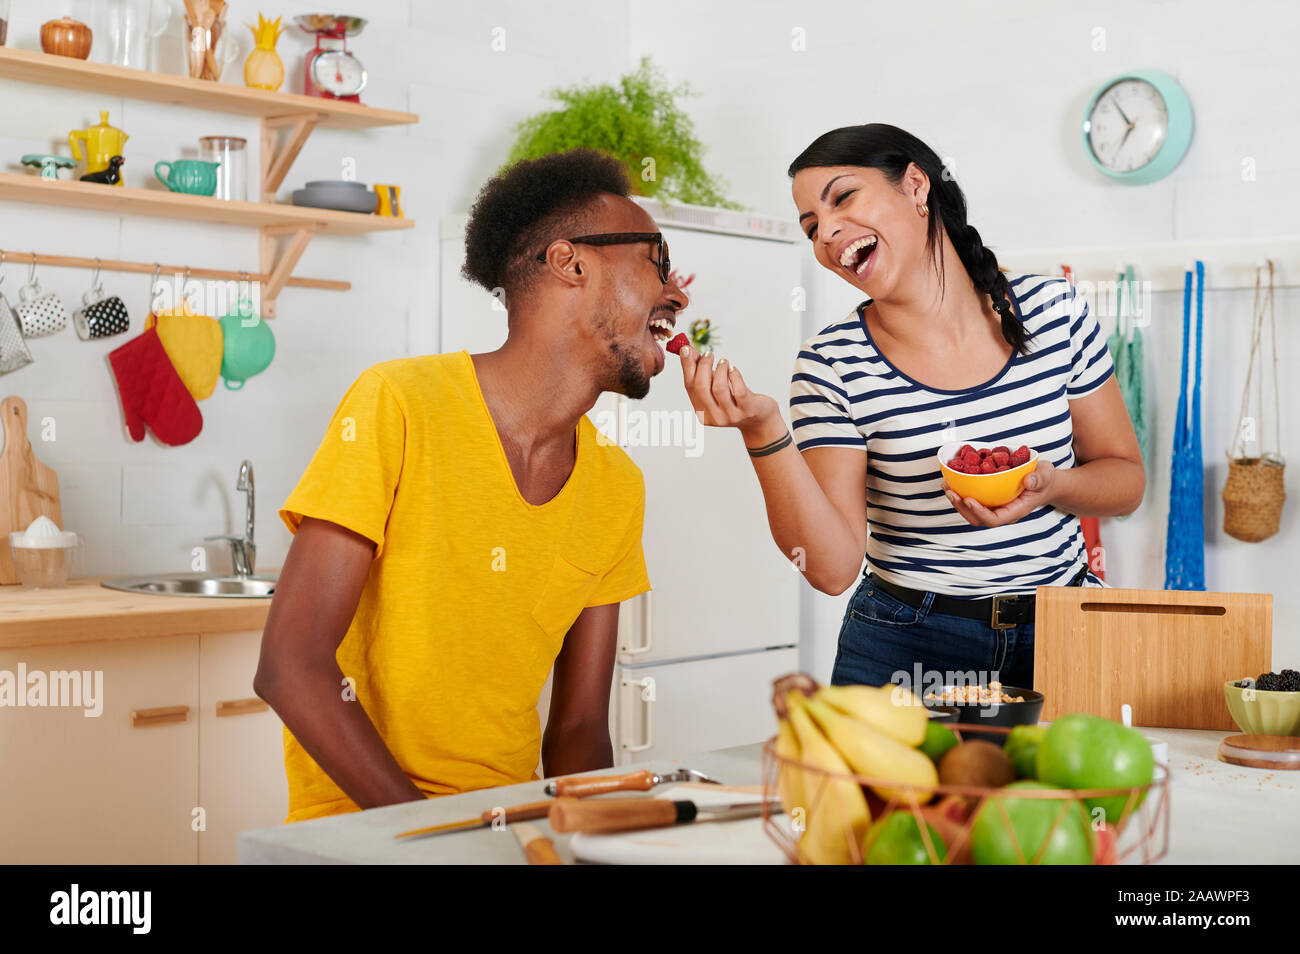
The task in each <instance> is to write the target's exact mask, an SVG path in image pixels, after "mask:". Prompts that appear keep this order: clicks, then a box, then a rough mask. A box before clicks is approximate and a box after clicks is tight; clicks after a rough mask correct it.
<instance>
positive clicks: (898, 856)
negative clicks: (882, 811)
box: [862, 811, 947, 865]
mask: <svg viewBox="0 0 1300 954" xmlns="http://www.w3.org/2000/svg"><path fill="white" fill-rule="evenodd" d="M925 827H926V828H928V829H929V830H930V832H929V833H930V844H931V845H933V846H934V853H935V854H936V855H937V856H938V858H939V864H943V860H944V858H945V857H947V848H946V847H945V846H944V843H943V839H942V838H940V837H939V833H938V832H937V831H935V830H934V826H933V825H931V824H928V823H927V824H926V826H925ZM862 843H863V846H864V847H865V849H866V858H865V859H864V860H865V861H866V863H867V864H869V865H928V864H931V863H932V862H931V860H930V852H929V851H928V850H927V849H926V847H925V839H923V838H922V837H921V826H920V825H918V824H917V823H916V817H915V816H914V815H913V814H912V813H911V812H910V811H895V812H890V813H889V814H888V815H886V816H885V817H884V818H882V819H880V820H879V821H877V822H876V823H875V824H874V825H872V826H871V828H870V829H869V830H868V831H867V837H866V838H864V839H863V840H862Z"/></svg>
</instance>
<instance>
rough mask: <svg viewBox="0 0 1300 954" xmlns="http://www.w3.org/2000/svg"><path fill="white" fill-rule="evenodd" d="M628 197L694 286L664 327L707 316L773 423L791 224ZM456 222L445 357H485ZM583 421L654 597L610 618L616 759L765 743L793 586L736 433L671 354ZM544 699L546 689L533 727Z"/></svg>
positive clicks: (788, 288)
mask: <svg viewBox="0 0 1300 954" xmlns="http://www.w3.org/2000/svg"><path fill="white" fill-rule="evenodd" d="M637 201H639V202H641V204H642V205H643V206H644V207H645V208H646V210H647V211H648V212H649V213H650V214H651V215H652V216H653V217H654V218H655V220H656V222H657V223H658V224H659V227H660V228H661V230H662V231H663V233H664V236H665V238H666V239H667V241H668V245H669V249H670V252H671V257H672V263H673V268H674V269H675V270H676V271H677V272H678V274H679V275H681V276H689V275H692V274H693V275H694V276H695V278H694V280H693V281H692V282H691V284H690V285H689V286H688V287H687V289H686V292H687V294H688V295H689V297H690V304H689V306H688V307H687V308H686V309H684V310H683V311H681V312H680V313H679V314H678V316H677V328H678V330H679V331H686V330H687V329H688V327H689V325H690V323H691V321H692V320H694V319H696V318H707V319H709V320H710V323H711V325H712V326H713V328H715V329H716V333H717V335H718V336H719V338H720V343H719V344H718V345H717V346H716V348H715V351H716V352H717V353H718V354H719V355H721V356H725V357H726V358H727V359H728V360H729V361H731V362H733V363H734V364H735V365H736V366H737V367H738V368H739V369H740V371H741V372H742V373H743V374H744V376H745V380H746V382H747V383H748V384H749V386H750V388H751V389H754V390H759V391H763V392H766V393H768V394H770V395H772V396H773V397H774V398H776V400H777V402H778V404H779V405H780V406H781V408H782V411H783V413H785V412H786V409H787V400H788V395H789V387H790V373H791V369H792V367H793V365H794V359H795V355H796V353H797V351H798V347H799V343H800V341H801V340H802V334H801V318H802V316H803V311H802V309H803V300H804V294H803V289H802V288H801V287H800V286H801V278H800V261H801V259H800V250H799V245H798V240H799V239H800V238H802V236H801V234H800V233H799V230H798V227H797V225H796V224H795V223H793V222H789V221H786V220H781V219H773V218H767V217H763V216H754V215H750V214H747V213H739V212H732V211H727V210H718V209H706V208H700V207H693V206H683V205H673V204H668V203H661V202H659V201H657V200H652V199H638V200H637ZM465 221H466V217H465V216H464V215H457V216H447V217H445V218H444V219H443V221H442V228H441V272H442V275H441V278H442V280H441V289H442V291H441V335H442V337H441V350H442V351H444V352H446V351H459V350H462V349H464V350H467V351H469V352H471V353H474V352H479V351H490V350H493V349H495V348H497V347H498V346H499V345H500V344H501V342H503V341H504V340H505V335H506V314H505V311H504V310H502V309H501V307H500V305H499V304H498V303H497V302H496V301H494V300H493V299H492V297H491V296H490V295H489V294H488V293H487V292H486V291H484V290H482V289H480V288H478V287H477V286H474V285H471V284H470V283H468V282H466V281H465V280H464V279H463V278H461V277H460V274H459V272H460V268H461V265H462V264H463V262H464V229H465ZM588 416H589V417H590V418H591V420H592V422H593V423H594V424H595V425H596V426H597V427H598V428H599V429H600V430H601V431H603V432H604V433H605V434H607V435H608V436H609V437H610V438H612V439H614V440H617V441H618V443H619V444H620V445H621V446H623V447H624V449H625V450H626V451H627V453H628V454H629V455H630V456H631V457H632V459H633V460H634V461H636V463H637V465H638V466H639V467H640V468H641V470H642V472H643V474H644V475H645V482H646V514H645V530H644V535H643V541H642V542H643V547H644V550H645V558H646V565H647V569H648V571H649V575H650V584H651V586H652V587H653V589H652V591H651V592H649V593H646V594H644V595H643V596H640V597H637V598H636V599H634V600H631V601H629V602H628V603H626V604H624V606H623V610H622V612H621V613H620V616H619V655H618V664H617V666H616V669H615V673H614V681H613V691H612V693H611V699H610V720H611V729H612V737H613V744H614V756H615V763H616V764H628V763H631V762H638V761H645V760H648V759H681V758H684V757H686V756H688V755H689V754H690V753H693V752H703V751H708V750H711V749H715V748H721V747H724V746H731V745H741V744H745V743H749V742H757V741H759V740H761V739H765V738H767V737H769V736H771V735H772V734H773V733H774V732H775V720H774V717H773V715H772V710H771V706H770V702H769V700H770V696H771V682H772V680H773V679H774V678H776V677H777V676H779V675H781V674H783V673H786V672H791V671H793V670H795V669H797V668H798V642H799V629H800V599H801V580H800V577H799V574H798V572H797V571H796V569H795V568H794V566H793V564H792V563H791V562H790V561H789V560H787V559H786V558H784V557H783V556H782V555H781V553H780V552H779V551H778V549H777V547H776V544H775V543H774V542H773V540H772V537H771V533H770V531H769V529H768V525H767V516H766V512H765V510H764V506H763V497H762V494H761V492H760V491H759V487H758V481H757V479H756V478H755V476H754V472H753V468H752V467H751V465H750V463H749V458H748V456H747V455H746V453H745V450H744V447H743V445H742V442H741V439H740V435H739V433H737V432H736V431H734V430H732V429H718V428H706V427H703V426H702V425H700V423H699V421H698V419H697V418H696V417H695V415H694V412H693V410H692V409H691V404H690V401H689V400H688V398H687V396H686V392H685V389H684V387H683V385H682V378H681V372H680V370H679V366H678V363H677V360H676V359H675V358H673V357H671V356H668V359H667V365H666V367H665V368H664V370H663V371H662V372H661V373H660V374H659V375H658V376H656V377H655V379H654V380H653V382H652V384H651V387H650V394H649V395H648V396H647V397H646V398H645V399H644V400H641V401H632V400H629V399H627V398H626V397H624V396H622V395H615V394H604V395H602V396H601V399H600V401H599V402H598V403H597V404H596V406H595V407H594V408H593V409H592V410H591V412H589V414H588ZM549 690H550V684H549V681H548V684H547V687H546V689H545V690H544V691H543V693H542V698H541V700H540V702H539V709H540V713H541V718H542V720H543V724H544V723H545V719H546V713H547V708H548V706H549ZM685 767H689V766H685ZM723 781H725V779H724V780H723Z"/></svg>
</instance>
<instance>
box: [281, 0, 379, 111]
mask: <svg viewBox="0 0 1300 954" xmlns="http://www.w3.org/2000/svg"><path fill="white" fill-rule="evenodd" d="M293 22H294V23H295V24H297V26H298V29H300V30H302V31H303V32H304V33H314V34H316V48H315V49H314V50H312V51H311V52H309V53H308V54H307V65H306V68H305V70H304V76H303V91H304V92H305V93H306V94H307V95H308V96H319V97H321V98H322V99H342V100H347V101H348V102H349V103H360V102H361V95H360V94H361V91H362V90H363V89H365V88H366V68H365V67H364V66H362V65H361V61H360V60H359V59H357V58H356V57H355V56H353V55H352V53H351V52H349V50H348V37H350V36H356V35H357V34H359V33H360V32H361V29H362V27H364V26H365V25H366V21H365V19H364V18H362V17H344V16H336V15H335V14H327V13H311V14H306V15H304V16H297V17H294V18H293ZM322 41H335V42H338V43H341V44H342V46H341V47H334V46H321V43H322Z"/></svg>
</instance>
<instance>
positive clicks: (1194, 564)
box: [1165, 260, 1205, 590]
mask: <svg viewBox="0 0 1300 954" xmlns="http://www.w3.org/2000/svg"><path fill="white" fill-rule="evenodd" d="M1204 308H1205V263H1204V262H1201V261H1199V260H1198V261H1197V263H1196V375H1195V379H1194V383H1193V385H1192V393H1191V416H1190V417H1189V416H1188V396H1187V365H1188V363H1189V354H1188V353H1189V352H1190V350H1191V318H1192V273H1191V272H1190V271H1189V272H1187V273H1186V275H1185V277H1184V282H1183V370H1182V381H1181V384H1180V386H1179V391H1178V420H1177V422H1176V423H1175V425H1174V453H1173V463H1172V464H1171V466H1170V470H1169V524H1168V527H1167V529H1166V532H1165V589H1167V590H1204V589H1205V513H1204V509H1203V506H1204V496H1205V494H1204V483H1205V470H1204V464H1203V462H1202V455H1201V337H1202V324H1203V315H1204Z"/></svg>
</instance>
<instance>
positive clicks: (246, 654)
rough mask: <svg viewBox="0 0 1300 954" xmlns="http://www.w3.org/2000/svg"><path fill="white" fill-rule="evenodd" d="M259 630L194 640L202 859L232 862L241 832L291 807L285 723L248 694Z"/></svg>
mask: <svg viewBox="0 0 1300 954" xmlns="http://www.w3.org/2000/svg"><path fill="white" fill-rule="evenodd" d="M261 643H262V634H261V633H260V632H256V631H254V632H247V633H218V634H215V635H208V634H206V633H205V634H204V635H202V636H200V637H199V717H198V727H199V799H200V801H199V804H201V805H202V806H203V808H204V811H205V815H206V818H205V822H206V825H207V828H206V830H205V831H202V832H200V833H199V863H200V864H205V865H207V864H235V863H237V861H238V857H237V856H236V852H235V838H236V836H237V835H238V834H239V832H241V831H248V830H249V829H253V828H270V827H272V826H275V825H279V824H281V823H283V822H284V818H285V815H287V814H288V812H289V785H288V781H287V780H286V778H285V774H284V736H283V734H282V733H283V723H281V722H280V719H279V717H278V716H276V714H275V713H274V712H272V711H271V709H270V708H269V707H268V706H267V705H266V703H264V702H263V701H262V700H261V699H259V698H257V696H256V695H254V694H253V675H254V674H255V673H256V672H257V656H258V651H259V648H260V647H261Z"/></svg>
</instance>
